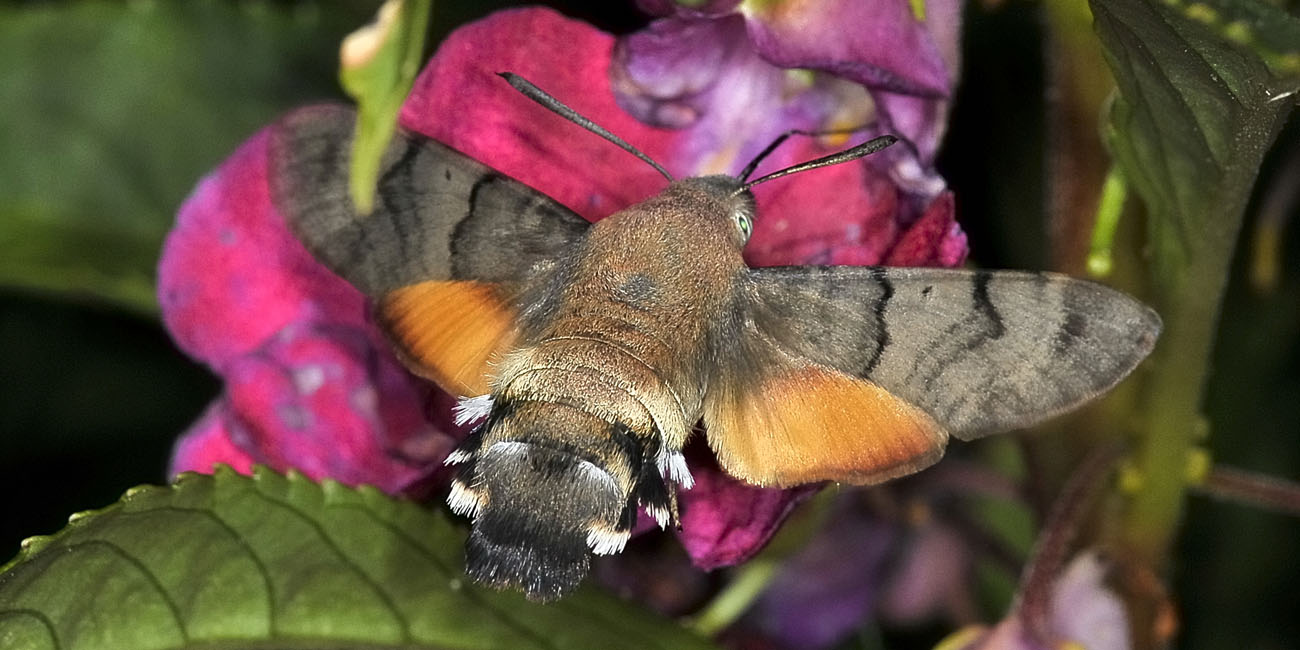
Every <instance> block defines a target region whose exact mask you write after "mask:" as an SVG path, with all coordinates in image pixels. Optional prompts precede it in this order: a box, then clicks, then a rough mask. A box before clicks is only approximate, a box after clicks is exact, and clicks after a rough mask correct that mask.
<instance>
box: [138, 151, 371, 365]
mask: <svg viewBox="0 0 1300 650" xmlns="http://www.w3.org/2000/svg"><path fill="white" fill-rule="evenodd" d="M266 145H267V132H266V131H262V132H261V133H258V134H257V135H255V136H253V137H252V138H251V139H250V140H249V141H248V142H246V143H244V145H243V146H241V147H240V148H239V149H238V150H237V151H236V152H235V153H234V155H232V156H231V157H230V158H229V159H228V160H227V161H226V162H225V163H223V164H222V165H221V167H220V168H218V169H217V171H216V172H215V173H213V174H212V175H210V176H208V177H207V178H205V179H204V180H203V181H202V182H201V183H200V184H199V186H198V188H197V189H196V190H195V191H194V193H193V194H191V195H190V197H189V198H188V199H186V201H185V203H184V205H182V206H181V209H180V214H179V215H178V217H177V220H176V226H175V227H174V228H173V229H172V231H171V233H169V234H168V236H167V241H166V242H165V243H164V245H163V252H162V259H161V260H160V261H159V264H158V301H159V303H160V306H161V308H162V312H163V323H164V324H165V325H166V326H167V329H168V330H169V331H170V332H171V334H172V337H173V338H174V339H176V342H177V344H179V345H180V346H181V348H182V349H184V350H185V351H186V352H188V353H190V354H191V355H193V356H195V357H197V358H199V359H201V360H203V361H206V362H207V363H209V364H211V365H212V366H213V368H214V369H216V370H217V371H218V372H220V370H221V368H222V367H223V366H224V364H225V363H226V362H227V361H229V360H230V359H232V358H234V357H237V356H239V355H240V354H243V353H246V352H248V351H249V350H251V349H253V348H254V347H256V346H258V345H260V344H261V343H262V341H264V340H266V338H267V337H269V336H272V335H273V334H275V332H277V331H279V330H280V329H281V328H283V327H284V326H286V325H288V324H290V323H293V322H296V321H299V320H304V319H319V318H328V319H330V320H332V321H334V322H340V323H349V324H355V325H363V324H364V323H365V322H366V320H365V301H364V299H363V298H362V296H361V294H360V292H358V291H357V290H356V289H354V288H352V286H351V285H349V284H348V283H346V282H344V281H343V280H342V279H340V278H339V277H337V276H335V275H334V274H333V273H330V272H329V271H328V270H326V269H325V267H323V266H321V265H320V264H318V263H317V262H316V261H315V260H314V259H313V258H312V257H311V254H310V253H308V252H307V250H306V249H305V248H303V246H302V244H300V243H298V240H297V239H296V238H294V236H293V235H292V234H291V233H290V232H289V229H288V228H287V227H286V226H285V225H284V222H283V220H282V219H280V217H279V215H277V214H276V213H275V211H274V209H273V208H272V207H271V200H270V196H269V189H268V186H267V180H266V175H267V161H266V155H267V154H266Z"/></svg>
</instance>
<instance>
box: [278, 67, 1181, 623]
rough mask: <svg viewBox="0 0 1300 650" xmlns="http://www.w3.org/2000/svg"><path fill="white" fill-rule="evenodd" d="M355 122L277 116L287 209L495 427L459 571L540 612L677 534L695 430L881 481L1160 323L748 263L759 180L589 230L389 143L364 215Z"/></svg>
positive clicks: (751, 473)
mask: <svg viewBox="0 0 1300 650" xmlns="http://www.w3.org/2000/svg"><path fill="white" fill-rule="evenodd" d="M506 76H507V78H508V79H510V81H511V83H512V85H516V87H521V86H529V87H531V86H530V85H529V84H527V82H522V81H521V80H519V79H518V78H516V77H513V76H510V75H506ZM534 90H536V89H535V88H534ZM538 94H540V95H541V96H542V99H538V96H537V95H538ZM533 97H534V99H538V101H542V102H543V103H544V104H546V102H547V101H548V100H549V101H550V102H552V104H548V105H547V106H548V108H551V109H552V110H554V111H556V112H560V113H562V114H564V111H567V110H569V109H567V107H563V106H562V105H558V102H557V101H555V100H553V99H551V98H549V96H545V95H544V93H541V92H540V91H537V93H536V94H534V95H533ZM557 105H558V106H557ZM574 115H576V114H572V112H571V111H570V114H569V115H567V116H568V117H570V119H572V120H573V121H575V122H578V123H579V124H580V125H582V126H584V127H586V128H589V129H591V130H595V131H598V132H602V131H603V130H601V129H599V127H595V126H594V125H591V124H590V122H587V123H585V124H583V121H585V118H581V117H580V116H579V117H576V118H575V117H574ZM354 122H355V114H354V112H353V111H352V110H351V109H348V108H344V107H328V106H325V107H313V108H307V109H302V110H299V111H297V112H295V113H292V114H290V115H289V116H287V117H286V118H284V119H283V120H282V121H281V122H279V123H278V125H277V126H276V127H275V128H274V131H273V135H272V145H271V148H270V157H271V158H270V164H271V185H272V197H273V199H274V202H275V205H276V206H277V209H278V210H279V212H280V213H281V214H282V215H283V216H284V218H285V219H286V220H287V221H288V223H289V225H290V227H291V228H292V230H293V231H294V232H295V234H296V235H297V236H298V237H299V238H300V239H301V240H302V242H303V243H304V244H305V245H306V246H307V248H308V249H309V250H310V251H311V252H312V253H313V254H314V255H315V256H316V258H317V259H319V260H320V261H321V262H323V263H324V264H325V265H326V266H327V267H329V268H330V269H331V270H333V271H334V272H335V273H337V274H338V275H340V276H342V277H343V278H344V279H345V280H347V281H348V282H350V283H351V284H353V285H354V286H356V287H357V288H358V289H360V290H361V291H362V292H363V293H364V294H365V295H366V296H368V297H369V298H371V299H372V301H373V305H374V314H375V318H376V320H377V321H378V323H379V324H380V325H381V327H382V329H383V330H384V332H385V333H386V334H387V335H388V337H389V338H390V339H391V341H392V343H393V347H394V349H395V350H396V352H397V354H398V356H399V357H400V358H401V359H402V360H403V361H404V362H405V363H406V365H407V366H408V367H409V368H410V369H411V370H412V371H413V372H415V373H416V374H419V375H421V376H423V377H426V378H428V379H431V380H433V381H434V382H436V383H437V384H438V385H439V386H440V387H442V388H443V389H445V390H447V391H448V392H451V393H454V394H456V395H459V396H460V397H461V398H462V401H461V403H460V406H459V409H460V411H461V414H462V415H463V416H465V418H466V419H475V418H482V420H481V424H479V426H477V427H476V428H475V429H474V430H473V433H472V434H471V435H470V436H469V437H468V438H466V439H465V441H464V442H463V443H461V444H460V446H459V447H458V448H457V449H456V450H455V451H454V452H453V453H452V454H451V456H450V457H449V458H448V459H447V462H448V464H453V465H456V466H458V468H459V471H458V475H457V478H456V479H455V480H454V482H453V484H452V488H451V493H450V496H449V497H448V502H449V504H450V506H451V508H452V510H454V511H455V512H457V513H460V514H463V515H466V516H468V517H470V518H472V520H473V524H472V530H471V532H470V536H469V539H468V541H467V542H466V570H467V572H468V574H469V575H470V577H472V578H473V579H475V580H477V581H479V582H483V583H487V584H490V585H494V586H498V587H513V588H518V589H522V590H523V591H524V593H525V594H526V595H527V596H528V597H530V598H533V599H538V600H547V599H552V598H556V597H559V596H562V595H564V594H565V593H566V592H568V591H570V590H571V589H572V588H574V587H575V586H576V585H577V584H578V583H579V582H580V581H581V580H582V578H583V577H584V576H585V575H586V573H587V571H588V568H589V563H590V556H591V554H592V553H595V554H611V553H618V552H619V551H621V550H622V549H623V546H624V543H625V542H626V541H627V539H628V535H629V533H630V531H631V529H632V527H633V525H634V524H635V522H636V518H637V513H638V509H639V508H641V507H644V508H645V509H646V510H647V512H649V513H650V515H651V516H652V517H654V518H655V519H656V520H657V521H658V523H659V525H660V526H668V525H672V524H675V523H676V520H677V507H676V491H677V489H678V488H683V489H687V488H690V487H691V485H692V479H691V473H690V469H689V468H688V467H687V465H686V462H685V460H684V458H683V456H682V447H683V445H685V444H686V440H687V438H688V437H689V436H690V434H691V431H692V429H693V428H694V426H695V425H696V423H697V422H700V421H702V422H703V423H704V426H705V431H706V434H707V438H708V443H709V445H710V447H712V449H713V450H714V452H716V454H717V457H718V461H719V463H720V464H721V466H722V467H723V468H724V469H725V470H726V471H727V472H728V473H730V474H731V475H733V476H736V477H738V478H740V479H743V480H745V481H747V482H750V483H753V484H756V485H765V486H792V485H799V484H803V483H809V482H814V481H840V482H845V483H852V484H872V483H878V482H881V481H885V480H888V479H891V478H895V477H898V476H903V475H905V474H910V473H912V472H915V471H917V470H920V469H922V468H924V467H926V466H928V465H930V464H932V463H934V462H935V461H937V460H938V459H939V458H940V456H942V455H943V451H944V447H945V445H946V444H947V441H948V438H949V437H950V436H953V437H957V438H959V439H963V440H970V439H973V438H979V437H981V436H984V435H987V434H990V433H994V432H998V431H1004V430H1008V429H1013V428H1018V427H1024V426H1027V425H1031V424H1034V423H1036V422H1039V421H1041V420H1043V419H1046V418H1048V417H1050V416H1052V415H1054V414H1057V413H1061V412H1062V411H1066V410H1068V409H1071V408H1074V407H1075V406H1077V405H1079V404H1081V403H1083V402H1085V401H1087V400H1089V399H1091V398H1093V397H1094V396H1096V395H1098V394H1099V393H1101V392H1103V391H1105V390H1107V389H1109V388H1110V387H1111V386H1113V385H1114V384H1115V383H1117V382H1118V381H1119V380H1120V379H1122V378H1123V377H1124V376H1125V375H1127V374H1128V373H1129V372H1130V371H1131V370H1132V369H1133V368H1134V367H1135V366H1136V365H1137V363H1138V362H1139V361H1141V360H1142V359H1143V358H1144V357H1145V356H1146V355H1147V353H1148V352H1149V351H1150V350H1151V348H1152V346H1153V344H1154V342H1155V339H1156V336H1157V335H1158V333H1159V330H1160V319H1159V317H1158V316H1157V315H1156V313H1155V312H1154V311H1152V310H1151V309H1150V308H1148V307H1146V306H1145V305H1143V304H1141V303H1140V302H1138V301H1136V300H1134V299H1133V298H1130V297H1129V296H1127V295H1125V294H1123V293H1120V292H1117V291H1114V290H1112V289H1109V288H1106V287H1104V286H1101V285H1098V284H1094V283H1091V282H1085V281H1081V280H1075V279H1072V278H1069V277H1065V276H1061V275H1054V274H1048V273H1026V272H1013V271H967V270H948V269H929V268H883V267H849V266H786V267H772V268H750V267H748V266H747V265H746V263H745V261H744V260H743V259H742V257H741V253H742V250H743V249H744V246H745V242H746V240H747V239H748V237H749V233H750V231H751V229H752V224H753V219H754V218H755V203H754V197H753V195H752V194H751V193H750V191H749V187H750V186H752V185H753V184H754V183H757V182H761V181H762V180H765V179H766V178H768V177H764V179H759V180H758V181H753V182H749V183H746V182H745V180H744V177H746V176H748V171H747V172H746V173H745V174H742V175H741V177H740V178H733V177H731V176H725V175H719V176H705V177H697V178H687V179H681V180H672V179H671V176H669V180H670V181H671V182H670V183H669V184H668V186H667V188H665V189H664V190H663V191H662V192H661V193H660V194H659V195H657V196H655V197H652V198H650V199H647V200H645V201H643V202H641V203H638V204H636V205H633V206H630V207H627V208H625V209H623V210H620V211H618V212H616V213H614V214H612V215H610V216H608V217H606V218H605V219H602V220H600V221H597V222H595V223H589V222H588V221H587V220H585V219H583V218H582V217H580V216H578V215H577V214H576V213H574V212H573V211H571V210H569V209H568V208H566V207H564V206H563V205H560V204H559V203H558V202H556V201H554V200H552V199H551V198H549V197H547V196H546V195H545V194H543V193H541V192H539V191H537V190H534V189H532V188H530V187H528V186H526V185H524V184H522V183H520V182H518V181H516V180H514V179H512V178H510V177H508V176H505V175H503V174H501V173H498V172H496V171H494V170H492V169H491V168H489V167H487V166H485V165H483V164H481V163H479V162H477V161H475V160H473V159H472V158H470V157H468V156H466V155H464V154H461V153H460V152H458V151H456V150H454V149H451V148H450V147H447V146H445V145H443V144H440V143H439V142H436V141H434V140H431V139H429V138H426V137H423V136H421V135H419V134H416V133H410V132H399V134H398V135H397V136H396V137H395V138H394V139H393V141H392V142H391V143H390V144H389V146H388V149H387V151H386V153H385V155H384V157H383V161H382V166H381V174H380V181H379V186H378V189H377V192H378V194H377V201H376V204H375V209H374V211H373V212H372V213H371V214H359V213H357V212H356V211H355V210H354V209H353V203H352V201H351V199H350V197H349V194H348V173H349V152H350V150H351V142H352V132H353V125H354ZM602 134H603V135H605V137H607V139H611V141H614V142H615V143H616V144H619V146H623V147H624V148H627V149H629V150H631V151H633V152H634V153H636V154H638V155H639V156H640V157H642V158H643V159H645V160H647V161H648V162H651V164H654V163H653V162H652V161H649V160H648V158H645V156H644V155H643V154H640V152H636V151H635V150H633V149H631V147H630V145H627V144H626V143H623V142H622V141H621V140H618V139H617V138H616V137H614V136H612V135H609V134H608V133H602ZM860 155H863V154H862V153H861V152H859V153H857V154H853V155H850V156H842V157H841V158H839V159H836V160H829V161H826V160H823V162H821V163H820V164H832V163H834V162H839V161H841V160H844V159H851V158H854V157H859V156H860ZM752 166H753V165H752V164H751V168H752ZM811 166H820V165H811ZM656 167H658V166H657V165H656ZM804 167H805V166H799V167H798V169H802V168H804ZM659 169H660V170H661V172H662V168H659ZM792 169H793V168H792ZM788 171H789V170H787V172H788ZM662 173H664V175H665V176H668V174H667V172H662ZM781 173H785V172H781ZM779 174H780V173H778V174H773V175H769V177H773V176H776V175H779Z"/></svg>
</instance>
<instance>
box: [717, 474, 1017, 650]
mask: <svg viewBox="0 0 1300 650" xmlns="http://www.w3.org/2000/svg"><path fill="white" fill-rule="evenodd" d="M973 495H978V496H981V497H985V498H989V497H992V498H998V499H1007V500H1015V499H1017V498H1018V494H1017V490H1016V488H1015V486H1014V485H1012V484H1011V483H1010V482H1009V481H1007V480H1006V479H1005V478H1003V477H1002V476H1000V475H998V474H995V473H992V472H989V471H986V470H983V469H982V468H980V467H978V466H976V465H971V464H967V463H962V462H960V461H949V462H945V463H944V464H942V465H940V466H938V467H934V468H932V469H930V470H928V471H926V472H925V473H923V474H920V475H917V476H914V477H909V478H905V479H901V480H898V481H895V482H892V483H890V484H888V485H884V486H880V487H876V488H871V489H865V490H846V491H844V492H843V493H842V494H841V495H839V496H837V497H836V501H835V503H834V504H832V506H831V512H830V513H829V514H828V515H827V517H826V524H825V525H824V526H823V528H822V529H821V530H819V531H818V532H817V533H816V535H815V536H814V537H813V538H812V540H811V541H810V542H809V543H808V544H807V545H806V546H805V547H803V548H801V549H800V550H799V551H798V552H797V553H795V554H794V555H793V556H791V557H790V558H789V559H788V560H787V561H786V562H785V564H784V565H783V566H782V568H781V570H780V572H779V573H777V575H776V577H775V578H774V579H773V580H772V583H771V584H770V585H768V587H767V589H766V590H765V591H764V593H763V595H762V596H761V597H760V598H759V600H758V601H757V602H756V603H755V606H754V607H753V608H752V609H751V610H750V612H749V613H748V614H747V616H746V617H745V618H744V619H742V621H741V622H740V623H739V625H738V628H740V631H742V632H743V633H744V634H749V635H751V636H755V635H758V636H761V637H763V638H766V639H767V640H768V641H769V642H770V643H771V644H773V645H774V646H776V647H785V648H826V647H832V646H834V645H836V644H837V643H840V642H841V641H843V640H844V639H845V638H846V637H848V636H849V635H850V634H851V633H852V632H853V631H854V630H857V629H859V628H861V627H862V626H863V625H864V624H866V622H868V621H870V620H873V619H876V620H883V621H889V622H892V623H899V624H903V625H914V624H918V623H924V622H926V621H930V620H934V619H937V618H946V619H948V620H956V621H957V622H963V621H969V620H970V617H971V615H972V613H971V610H972V609H973V607H972V602H973V601H972V598H971V596H970V585H971V572H972V570H973V567H974V565H975V561H976V559H977V557H976V553H975V552H974V550H975V548H976V547H977V546H979V545H978V544H975V543H972V539H971V536H972V535H971V533H972V531H970V530H968V528H969V525H970V524H969V523H968V522H967V521H966V520H964V519H963V518H960V517H955V516H953V513H954V512H955V511H959V510H961V509H963V508H967V507H968V506H969V504H968V503H966V502H965V499H968V498H969V497H971V496H973ZM988 550H993V549H988Z"/></svg>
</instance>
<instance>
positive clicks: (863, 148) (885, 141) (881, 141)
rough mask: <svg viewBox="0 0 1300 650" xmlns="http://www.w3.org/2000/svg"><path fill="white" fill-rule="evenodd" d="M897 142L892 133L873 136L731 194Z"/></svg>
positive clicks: (872, 151)
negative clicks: (856, 144)
mask: <svg viewBox="0 0 1300 650" xmlns="http://www.w3.org/2000/svg"><path fill="white" fill-rule="evenodd" d="M895 142H898V138H897V137H896V136H892V135H882V136H880V137H878V138H872V139H870V140H867V141H866V142H863V143H862V144H860V145H858V146H856V147H853V148H852V149H845V150H844V151H841V152H839V153H833V154H831V155H829V156H822V157H821V158H817V159H814V160H809V161H808V162H805V163H799V164H798V165H795V166H793V167H786V168H785V169H782V170H780V171H775V172H772V173H771V174H768V175H767V176H764V177H762V178H758V179H755V180H752V181H750V182H748V183H745V184H744V185H741V186H740V187H739V188H737V189H736V191H735V192H732V193H731V195H732V196H736V195H738V194H740V193H741V192H745V191H747V190H749V189H750V188H751V187H754V186H755V185H758V184H759V183H766V182H767V181H770V180H772V179H774V178H780V177H782V176H789V175H790V174H795V173H798V172H803V171H808V170H809V169H817V168H818V167H829V166H831V165H838V164H840V163H843V162H849V161H850V160H857V159H858V158H862V157H864V156H869V155H871V154H873V153H876V152H877V151H880V150H881V149H884V148H885V147H888V146H889V145H891V144H894V143H895Z"/></svg>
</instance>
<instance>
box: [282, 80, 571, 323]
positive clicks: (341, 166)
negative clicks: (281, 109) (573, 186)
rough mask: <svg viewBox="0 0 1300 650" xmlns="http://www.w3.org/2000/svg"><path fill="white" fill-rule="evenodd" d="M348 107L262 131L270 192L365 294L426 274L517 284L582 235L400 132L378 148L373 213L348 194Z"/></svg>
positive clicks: (534, 201)
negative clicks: (267, 138)
mask: <svg viewBox="0 0 1300 650" xmlns="http://www.w3.org/2000/svg"><path fill="white" fill-rule="evenodd" d="M354 122H355V113H354V112H353V111H352V110H351V109H350V108H347V107H343V106H317V107H311V108H307V109H302V110H299V111H296V112H294V113H292V114H290V115H288V116H287V117H285V118H284V119H283V120H281V121H280V122H279V123H278V124H277V125H276V126H275V127H274V131H273V133H272V137H271V147H270V169H271V196H272V200H273V201H274V203H275V206H276V208H277V209H278V210H279V211H280V212H281V214H282V215H283V216H284V218H285V219H286V220H287V221H288V223H289V225H290V227H291V228H292V229H293V231H294V233H295V234H296V235H297V236H298V237H299V239H301V240H302V241H303V243H304V244H305V245H306V246H307V248H308V250H310V251H311V252H312V254H313V255H315V256H316V257H317V259H319V260H320V261H321V262H322V263H324V264H325V265H326V266H327V267H329V268H330V269H331V270H333V271H334V272H335V273H338V274H339V275H340V276H342V277H343V278H344V279H346V280H348V281H349V282H350V283H352V284H353V285H355V286H356V287H357V288H359V289H361V291H362V292H363V293H365V294H367V295H369V296H372V297H378V296H381V295H383V294H384V293H387V292H389V291H391V290H393V289H396V288H398V287H402V286H406V285H410V284H414V283H416V282H421V281H425V280H448V279H457V280H479V281H484V282H494V283H497V284H500V285H503V286H504V287H505V288H506V289H507V290H509V291H511V292H515V291H517V290H519V289H520V288H521V287H522V286H523V285H524V284H525V283H526V282H527V281H528V280H529V279H531V277H532V276H534V275H535V274H536V273H537V272H539V271H540V270H542V269H544V268H546V267H547V266H548V265H549V264H550V263H551V262H552V261H553V260H554V259H556V258H557V257H559V256H561V255H563V254H564V252H565V250H566V249H568V248H569V247H570V246H572V245H573V244H574V243H576V242H577V241H579V240H581V238H582V236H583V234H584V233H585V232H586V230H587V227H588V223H587V221H586V220H584V219H583V218H582V217H580V216H578V215H577V214H575V213H573V212H572V211H571V210H569V209H567V208H565V207H564V206H562V205H560V204H559V203H557V202H555V201H554V200H552V199H551V198H549V197H547V196H546V195H544V194H542V193H541V192H538V191H537V190H534V189H532V188H530V187H528V186H526V185H524V184H522V183H520V182H518V181H515V180H513V179H511V178H508V177H506V176H504V175H502V174H500V173H498V172H496V171H494V170H492V169H491V168H489V167H487V166H486V165H483V164H481V163H479V162H477V161H475V160H473V159H471V158H469V157H468V156H466V155H464V154H462V153H460V152H458V151H456V150H454V149H451V148H450V147H447V146H445V145H443V144H440V143H438V142H436V141H434V140H431V139H429V138H425V137H423V136H420V135H418V134H414V133H410V132H407V131H402V130H400V129H399V131H398V133H397V134H396V135H395V136H394V138H393V141H392V142H391V143H390V144H389V146H388V149H387V150H386V151H385V153H384V157H383V160H382V163H381V165H380V178H379V185H378V189H377V193H376V201H375V207H374V210H373V211H372V212H371V214H369V215H361V214H357V213H356V211H355V210H353V207H352V201H351V199H350V197H349V195H348V173H349V170H348V161H349V158H350V155H351V149H352V131H353V124H354Z"/></svg>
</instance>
